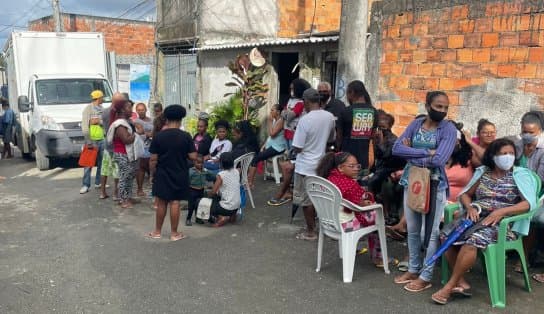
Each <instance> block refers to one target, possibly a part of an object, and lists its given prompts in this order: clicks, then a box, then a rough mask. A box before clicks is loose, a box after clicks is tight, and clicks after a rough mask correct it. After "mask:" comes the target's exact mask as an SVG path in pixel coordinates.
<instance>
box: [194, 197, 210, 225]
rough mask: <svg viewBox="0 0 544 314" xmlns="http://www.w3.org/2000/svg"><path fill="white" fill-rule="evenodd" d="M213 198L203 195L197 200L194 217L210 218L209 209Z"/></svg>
mask: <svg viewBox="0 0 544 314" xmlns="http://www.w3.org/2000/svg"><path fill="white" fill-rule="evenodd" d="M212 203H213V200H212V199H211V198H209V197H203V198H201V199H200V201H198V206H197V208H196V218H199V219H202V220H208V219H210V210H211V208H212Z"/></svg>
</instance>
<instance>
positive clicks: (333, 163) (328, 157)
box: [317, 152, 351, 178]
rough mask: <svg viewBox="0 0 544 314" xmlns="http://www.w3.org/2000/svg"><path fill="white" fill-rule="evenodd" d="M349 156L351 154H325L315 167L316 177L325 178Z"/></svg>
mask: <svg viewBox="0 0 544 314" xmlns="http://www.w3.org/2000/svg"><path fill="white" fill-rule="evenodd" d="M349 156H351V154H350V153H347V152H339V153H334V152H329V153H326V154H325V156H323V158H321V160H320V161H319V164H318V165H317V175H318V176H320V177H322V178H327V177H328V176H329V175H330V173H331V171H332V170H333V169H334V168H337V167H338V166H340V165H341V164H343V163H345V162H346V160H347V159H348V157H349Z"/></svg>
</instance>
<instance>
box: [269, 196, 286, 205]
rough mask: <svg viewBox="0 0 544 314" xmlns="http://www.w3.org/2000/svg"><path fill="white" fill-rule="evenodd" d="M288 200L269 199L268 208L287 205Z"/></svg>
mask: <svg viewBox="0 0 544 314" xmlns="http://www.w3.org/2000/svg"><path fill="white" fill-rule="evenodd" d="M289 201H290V200H289V199H288V198H280V199H277V198H271V199H270V200H269V201H268V202H267V204H268V205H270V206H281V205H283V204H287V203H289Z"/></svg>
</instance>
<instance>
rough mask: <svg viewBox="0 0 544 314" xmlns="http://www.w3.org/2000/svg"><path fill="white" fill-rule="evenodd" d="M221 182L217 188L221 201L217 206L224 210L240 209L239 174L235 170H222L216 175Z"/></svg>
mask: <svg viewBox="0 0 544 314" xmlns="http://www.w3.org/2000/svg"><path fill="white" fill-rule="evenodd" d="M218 175H219V176H220V177H221V180H223V184H221V187H219V194H220V195H221V200H220V201H219V205H221V207H223V208H224V209H226V210H235V209H238V208H240V172H238V170H236V168H232V169H230V170H223V171H221V172H219V173H218Z"/></svg>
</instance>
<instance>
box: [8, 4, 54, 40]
mask: <svg viewBox="0 0 544 314" xmlns="http://www.w3.org/2000/svg"><path fill="white" fill-rule="evenodd" d="M42 1H46V0H37V1H36V2H34V4H33V5H32V6H31V7H30V9H28V10H27V11H25V13H23V14H22V15H21V16H20V17H19V18H17V19H15V20H14V21H13V22H12V23H11V24H8V25H5V27H4V28H2V29H0V33H2V32H4V31H6V30H7V29H10V28H13V27H14V26H15V25H16V24H17V23H18V22H19V21H21V20H25V19H26V18H27V17H30V16H32V14H33V13H34V10H35V9H36V8H39V4H40V2H42Z"/></svg>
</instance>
